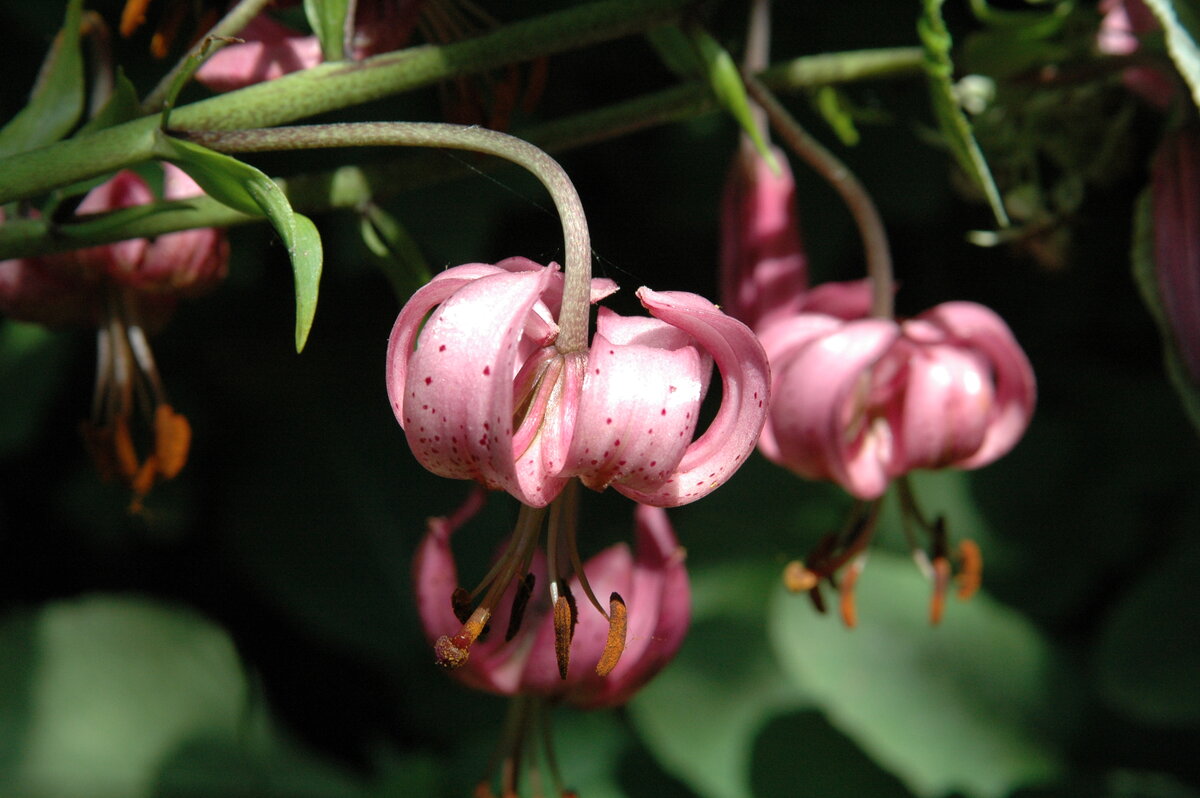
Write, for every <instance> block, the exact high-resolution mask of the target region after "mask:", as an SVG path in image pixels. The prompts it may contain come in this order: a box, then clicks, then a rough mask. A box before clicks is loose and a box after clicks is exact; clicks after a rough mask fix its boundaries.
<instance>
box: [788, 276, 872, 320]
mask: <svg viewBox="0 0 1200 798" xmlns="http://www.w3.org/2000/svg"><path fill="white" fill-rule="evenodd" d="M871 292H872V285H871V280H870V279H863V280H847V281H845V282H838V283H821V284H820V285H817V286H814V287H813V288H811V289H809V290H808V291H806V292H804V296H802V297H800V307H799V308H798V312H800V313H824V314H825V315H827V316H836V317H837V318H839V319H845V320H846V321H850V320H852V319H863V318H866V317H867V316H868V315H870V313H871Z"/></svg>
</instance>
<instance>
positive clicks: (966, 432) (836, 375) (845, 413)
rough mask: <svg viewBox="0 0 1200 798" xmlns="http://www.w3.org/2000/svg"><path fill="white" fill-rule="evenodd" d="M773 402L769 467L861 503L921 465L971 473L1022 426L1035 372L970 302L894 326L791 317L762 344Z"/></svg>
mask: <svg viewBox="0 0 1200 798" xmlns="http://www.w3.org/2000/svg"><path fill="white" fill-rule="evenodd" d="M762 342H763V347H764V348H765V349H766V351H767V354H768V357H769V358H770V361H771V364H772V370H773V377H772V380H773V385H772V394H773V396H774V397H775V400H774V401H773V402H772V404H771V411H770V414H769V416H768V420H767V424H766V426H765V427H764V429H763V434H762V437H761V439H760V441H759V449H760V450H761V451H762V453H763V454H764V455H766V456H767V457H768V458H769V459H771V460H772V461H774V462H776V463H779V464H781V465H784V466H786V467H788V468H790V469H792V470H793V471H795V472H797V473H798V474H800V475H801V476H805V477H809V478H811V479H828V480H832V481H834V482H837V483H838V484H840V485H841V486H842V487H843V488H845V489H846V490H847V491H848V492H850V493H851V494H853V495H855V496H857V497H859V498H862V499H873V498H877V497H879V496H880V495H882V494H883V492H884V490H885V489H886V488H887V485H888V483H889V482H890V481H891V480H892V479H893V478H895V477H898V476H901V475H903V474H906V473H908V472H909V471H912V470H915V469H919V468H941V467H945V466H953V467H957V468H967V469H970V468H978V467H980V466H983V465H986V464H987V463H990V462H992V461H993V460H995V459H996V458H998V457H1000V456H1001V455H1003V454H1005V453H1006V452H1008V451H1009V450H1010V449H1011V448H1012V447H1013V446H1014V445H1015V444H1016V442H1017V441H1018V440H1019V439H1020V437H1021V435H1022V434H1023V433H1024V432H1025V429H1026V427H1027V426H1028V424H1029V420H1030V417H1031V416H1032V414H1033V407H1034V402H1035V383H1034V377H1033V370H1032V367H1031V366H1030V364H1029V360H1028V359H1027V358H1026V356H1025V354H1024V352H1023V351H1022V350H1021V347H1020V346H1019V345H1018V344H1017V342H1016V340H1015V339H1014V338H1013V335H1012V332H1011V331H1010V330H1009V329H1008V326H1007V325H1006V324H1005V323H1004V322H1003V320H1001V319H1000V317H999V316H997V315H996V314H995V313H993V312H992V311H991V310H988V309H987V308H985V307H983V306H982V305H977V304H975V303H972V302H947V303H944V304H941V305H938V306H937V307H935V308H933V309H932V310H929V311H926V312H925V313H922V314H921V315H919V316H917V317H916V318H913V319H909V320H907V321H904V322H900V323H897V322H894V321H890V320H882V319H860V320H856V321H844V320H841V319H837V318H834V317H832V316H826V315H822V314H800V315H797V316H795V317H793V318H792V319H791V320H789V321H786V322H782V323H778V324H775V325H773V326H772V327H771V328H770V329H769V330H767V331H766V332H765V333H764V334H763V336H762Z"/></svg>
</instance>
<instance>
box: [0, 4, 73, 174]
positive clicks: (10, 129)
mask: <svg viewBox="0 0 1200 798" xmlns="http://www.w3.org/2000/svg"><path fill="white" fill-rule="evenodd" d="M82 13H83V0H70V2H68V3H67V16H66V19H65V20H64V21H63V26H62V29H61V30H60V31H59V32H58V35H57V36H55V37H54V43H53V44H52V45H51V46H50V52H49V53H48V54H47V55H46V60H45V62H43V64H42V71H41V73H40V74H39V75H38V79H37V83H36V84H35V85H34V87H33V93H32V94H31V96H30V98H29V104H28V105H26V106H25V107H24V108H22V109H21V110H20V111H19V112H18V113H17V115H16V116H14V117H13V118H12V119H11V120H10V121H9V123H8V124H7V125H5V126H4V129H3V130H0V158H3V157H6V156H9V155H15V154H16V153H20V152H25V151H26V150H31V149H34V148H36V147H41V146H44V145H46V144H51V143H53V142H55V141H58V140H59V139H61V138H62V137H63V136H65V135H67V133H69V132H70V131H71V128H72V127H74V126H75V123H76V122H77V121H79V117H80V115H81V114H82V113H83V95H84V91H83V54H82V52H81V48H80V46H79V30H80V19H81V15H82Z"/></svg>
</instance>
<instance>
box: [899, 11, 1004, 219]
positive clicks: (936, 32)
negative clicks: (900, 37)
mask: <svg viewBox="0 0 1200 798" xmlns="http://www.w3.org/2000/svg"><path fill="white" fill-rule="evenodd" d="M943 2H945V0H925V13H924V14H923V15H922V16H921V18H920V19H919V20H918V21H917V31H918V33H920V35H921V43H922V45H923V46H924V48H925V72H926V74H927V75H928V76H929V90H930V95H931V98H932V101H933V110H934V113H935V114H936V115H937V120H938V126H939V128H940V129H941V131H942V135H943V136H945V138H946V143H947V145H948V146H949V147H950V151H951V152H952V153H954V158H955V160H957V161H958V163H959V166H961V167H962V169H963V171H965V172H966V173H967V175H968V176H969V177H970V178H971V179H972V180H973V181H974V182H975V183H976V184H977V185H978V186H979V188H980V189H982V191H983V193H984V195H985V196H986V197H987V201H988V204H989V205H991V207H992V213H993V214H994V215H995V217H996V222H997V223H998V224H999V225H1000V226H1001V227H1008V224H1009V221H1008V214H1007V213H1006V212H1005V210H1004V201H1003V200H1002V199H1001V197H1000V191H999V189H997V188H996V183H995V181H994V180H993V179H992V172H991V170H990V169H988V165H987V161H986V160H985V159H984V157H983V152H982V151H981V150H980V149H979V144H978V142H976V141H975V134H974V132H973V131H972V129H971V123H970V121H969V120H968V119H967V117H966V114H964V113H963V111H962V109H961V108H959V106H958V101H957V100H956V99H955V96H954V82H953V76H954V63H953V61H951V58H950V44H951V39H950V32H949V31H948V30H947V29H946V23H945V21H944V20H943V19H942V3H943Z"/></svg>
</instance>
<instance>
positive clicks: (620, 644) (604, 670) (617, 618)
mask: <svg viewBox="0 0 1200 798" xmlns="http://www.w3.org/2000/svg"><path fill="white" fill-rule="evenodd" d="M627 629H628V612H627V610H626V609H625V599H623V598H621V594H620V593H613V594H612V596H610V597H609V599H608V640H607V641H606V642H605V643H604V652H603V653H602V654H601V655H600V661H599V662H597V663H596V675H597V676H607V675H608V674H610V673H612V669H613V668H615V667H617V663H618V662H620V660H621V652H623V651H624V650H625V633H626V631H627Z"/></svg>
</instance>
